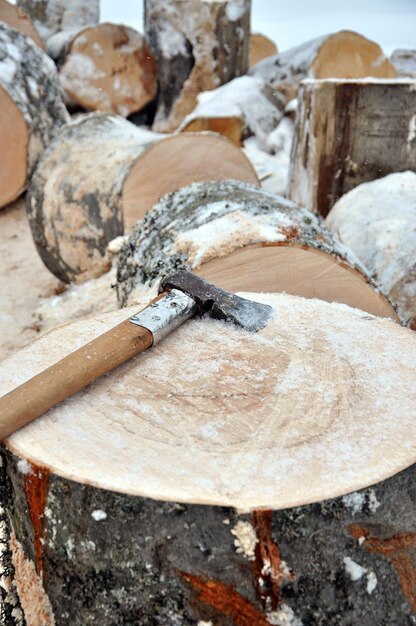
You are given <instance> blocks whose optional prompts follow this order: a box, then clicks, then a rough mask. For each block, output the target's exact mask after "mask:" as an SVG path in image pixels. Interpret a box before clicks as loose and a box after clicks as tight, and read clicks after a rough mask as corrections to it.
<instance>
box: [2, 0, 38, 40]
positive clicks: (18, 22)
mask: <svg viewBox="0 0 416 626" xmlns="http://www.w3.org/2000/svg"><path fill="white" fill-rule="evenodd" d="M0 22H4V23H5V24H7V25H8V26H11V27H12V28H16V30H20V32H21V33H24V34H25V35H26V36H27V37H30V38H31V39H32V41H34V43H35V44H36V45H37V46H39V48H43V42H42V39H41V38H40V37H39V34H38V32H37V30H36V28H35V27H34V26H33V24H32V21H31V19H30V17H29V16H28V15H26V13H25V12H24V11H22V9H19V8H18V7H16V5H14V4H11V3H10V2H7V0H0Z"/></svg>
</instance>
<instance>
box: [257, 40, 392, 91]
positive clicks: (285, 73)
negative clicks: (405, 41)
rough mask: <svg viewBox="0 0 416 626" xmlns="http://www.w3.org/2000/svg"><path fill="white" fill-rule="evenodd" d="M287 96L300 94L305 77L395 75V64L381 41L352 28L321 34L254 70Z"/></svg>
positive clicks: (386, 76) (390, 76)
mask: <svg viewBox="0 0 416 626" xmlns="http://www.w3.org/2000/svg"><path fill="white" fill-rule="evenodd" d="M250 74H251V75H253V76H260V77H261V78H263V79H264V80H266V81H267V82H269V83H271V84H272V85H273V87H275V89H278V90H279V91H280V92H281V93H283V94H284V95H285V96H286V99H287V101H289V100H291V99H292V98H296V94H297V90H298V87H299V84H300V82H301V81H302V80H304V79H305V78H365V77H367V76H374V77H376V78H394V77H396V76H397V72H396V69H395V67H394V65H393V64H392V63H391V62H390V61H389V59H388V58H387V57H385V56H384V54H383V51H382V49H381V48H380V46H379V45H378V44H376V43H375V42H374V41H371V40H370V39H366V37H363V36H362V35H359V34H358V33H355V32H354V31H350V30H340V31H339V32H337V33H332V34H331V35H324V36H323V37H317V38H316V39H312V40H311V41H308V42H306V43H304V44H301V45H300V46H296V47H295V48H290V49H289V50H285V51H284V52H280V53H279V54H277V55H275V56H272V57H269V58H267V59H264V60H263V61H260V63H258V64H257V65H255V66H254V67H253V68H251V70H250Z"/></svg>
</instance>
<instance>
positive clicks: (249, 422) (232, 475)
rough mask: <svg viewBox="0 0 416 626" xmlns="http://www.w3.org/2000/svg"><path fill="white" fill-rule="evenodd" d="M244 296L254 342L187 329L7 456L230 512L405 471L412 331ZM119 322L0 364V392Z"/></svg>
mask: <svg viewBox="0 0 416 626" xmlns="http://www.w3.org/2000/svg"><path fill="white" fill-rule="evenodd" d="M246 296H247V297H252V298H255V299H258V300H261V301H264V302H268V303H269V304H271V305H272V306H273V307H274V308H275V314H274V317H273V319H272V321H271V322H270V323H269V325H268V326H267V328H265V329H264V330H262V331H261V332H259V333H257V334H247V333H246V332H244V331H241V330H236V329H235V327H233V326H232V325H227V324H224V323H221V322H215V321H210V320H202V321H197V320H192V321H191V322H189V323H187V324H185V325H184V326H183V327H181V328H180V329H178V330H177V331H176V332H175V333H174V334H172V335H170V336H169V337H168V338H166V339H165V340H164V341H163V342H161V343H160V344H158V345H157V346H156V347H154V348H152V349H151V350H150V351H148V352H147V353H145V354H143V355H140V356H139V357H137V358H135V359H133V360H131V361H130V362H128V363H127V364H125V365H124V366H122V367H120V368H118V369H117V370H116V371H114V372H113V373H112V374H110V375H108V376H106V377H105V378H104V379H101V380H100V381H99V382H97V383H95V384H94V385H92V386H90V387H89V388H88V389H86V390H84V391H83V392H80V393H79V394H77V395H76V396H74V397H73V398H71V399H69V400H67V401H65V402H64V403H63V404H62V405H60V406H59V407H57V408H55V409H53V410H52V411H50V412H48V414H47V415H45V416H43V417H42V418H40V419H39V420H37V421H36V422H35V423H33V424H31V425H30V426H27V427H25V428H24V429H22V430H21V431H19V432H18V433H15V434H14V435H13V436H12V437H10V438H9V439H8V440H7V446H8V447H9V448H10V449H11V450H12V451H13V452H14V453H15V454H17V455H18V456H19V457H21V458H24V459H27V460H29V461H32V462H34V463H35V464H37V465H40V466H42V467H45V468H48V469H50V470H51V471H52V472H54V473H57V474H59V475H61V476H64V477H67V478H71V479H73V480H76V481H80V482H85V483H88V484H89V485H94V486H100V487H103V488H106V489H109V490H115V491H119V492H125V493H130V494H136V495H141V496H148V497H151V498H156V499H161V500H173V501H182V502H194V503H207V504H219V505H229V506H235V507H237V508H238V509H243V510H249V509H253V508H258V507H266V508H273V509H277V508H283V507H290V506H297V505H299V504H304V503H308V502H313V501H318V500H323V499H325V498H329V497H333V496H336V495H340V494H343V493H347V492H349V491H352V490H355V489H358V488H361V487H364V486H366V485H370V484H372V483H375V482H377V481H380V480H382V479H384V478H386V477H388V476H391V475H393V474H394V473H395V472H397V471H399V470H401V469H403V468H405V467H407V466H408V465H410V464H411V463H413V462H414V460H415V449H414V443H413V442H414V437H415V434H416V433H415V423H416V421H415V417H416V389H415V385H414V375H415V365H414V364H415V359H416V335H415V334H414V333H412V332H411V331H409V330H407V329H404V328H402V327H400V326H398V325H396V324H395V323H393V322H390V321H386V320H382V319H378V318H373V317H371V316H369V315H368V314H366V313H363V312H361V311H357V310H352V309H349V308H348V307H345V306H344V305H339V304H328V303H324V302H322V301H317V300H306V299H303V298H297V297H293V296H287V295H282V294H281V295H259V294H256V295H254V294H251V295H249V294H246ZM135 310H136V309H135V308H130V309H129V310H123V311H117V312H113V313H108V314H105V315H103V316H100V318H95V319H90V320H88V321H80V322H77V323H75V324H74V325H71V326H65V327H62V328H60V329H58V330H56V331H53V332H51V333H49V334H48V335H46V336H45V337H43V338H42V339H40V340H39V341H37V342H36V343H34V344H32V346H29V347H27V348H25V349H24V350H22V351H20V352H19V353H17V354H16V355H14V356H12V357H11V358H9V359H8V360H7V361H6V362H4V363H3V364H2V365H1V366H0V381H1V383H0V392H1V393H6V392H8V391H9V390H10V389H11V388H12V387H13V386H15V385H17V384H20V383H22V382H23V381H24V380H26V379H27V378H29V377H30V376H33V375H34V374H36V373H37V372H39V371H40V370H42V369H43V368H45V367H47V366H48V365H50V364H51V363H53V362H55V361H56V360H58V359H59V358H61V357H62V356H64V355H65V354H67V353H68V352H70V351H72V350H73V349H75V348H77V347H79V346H81V345H82V344H83V343H84V342H86V341H88V340H90V339H91V338H93V337H95V336H97V335H98V334H100V333H102V332H104V331H106V330H107V329H108V328H110V327H111V326H113V325H115V324H117V323H118V322H120V321H121V320H122V319H124V318H125V316H126V313H127V314H128V315H129V314H131V313H133V312H134V311H135ZM375 355H377V356H375Z"/></svg>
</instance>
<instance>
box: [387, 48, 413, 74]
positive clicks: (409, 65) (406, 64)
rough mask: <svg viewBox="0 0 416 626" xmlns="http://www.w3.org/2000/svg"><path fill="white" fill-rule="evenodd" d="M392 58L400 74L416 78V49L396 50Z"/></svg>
mask: <svg viewBox="0 0 416 626" xmlns="http://www.w3.org/2000/svg"><path fill="white" fill-rule="evenodd" d="M390 58H391V62H392V63H393V65H394V67H395V68H396V71H397V73H398V75H399V76H408V77H409V78H416V50H401V49H399V50H394V52H393V53H392V55H391V57H390Z"/></svg>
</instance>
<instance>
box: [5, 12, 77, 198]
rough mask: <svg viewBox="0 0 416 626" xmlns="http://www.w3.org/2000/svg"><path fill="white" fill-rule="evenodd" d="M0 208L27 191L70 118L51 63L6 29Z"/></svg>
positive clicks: (20, 34)
mask: <svg viewBox="0 0 416 626" xmlns="http://www.w3.org/2000/svg"><path fill="white" fill-rule="evenodd" d="M0 48H1V50H0V145H1V147H2V148H1V149H2V155H1V161H2V162H1V171H0V207H3V206H5V205H6V204H8V203H9V202H11V201H12V200H14V199H15V198H17V197H18V196H19V195H20V194H21V193H22V192H23V191H24V189H25V187H26V183H27V179H28V177H29V176H30V175H31V174H32V172H33V169H34V167H35V165H36V162H37V160H38V158H39V156H40V154H41V153H42V151H43V150H44V148H45V147H46V146H47V145H48V144H49V142H50V141H51V140H52V138H53V136H54V134H55V133H56V132H57V130H58V129H59V127H60V126H61V125H62V124H64V123H65V122H67V121H68V119H69V115H68V112H67V110H66V108H65V105H64V103H63V101H62V98H61V95H60V91H59V85H58V75H57V72H56V69H55V66H54V64H53V62H52V61H51V59H49V57H47V55H46V54H45V53H44V52H43V51H42V50H41V49H40V48H39V47H38V46H36V45H35V44H34V43H33V42H32V40H31V39H29V37H26V36H25V35H24V34H23V33H21V32H19V31H18V30H16V29H14V28H11V27H9V26H7V25H6V24H3V23H0Z"/></svg>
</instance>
